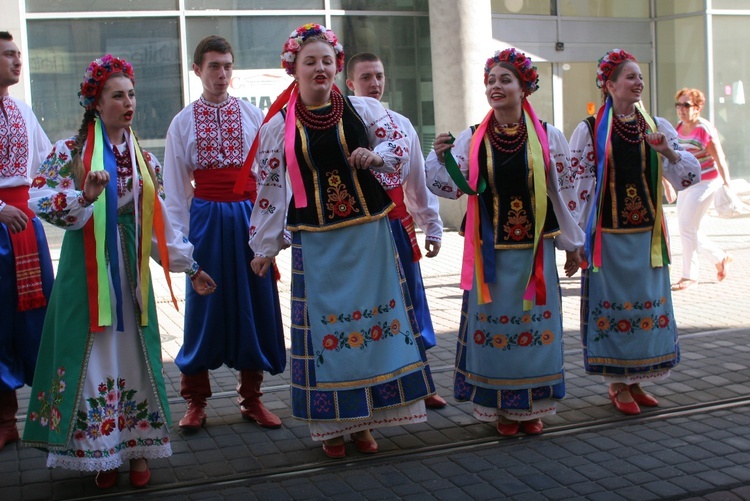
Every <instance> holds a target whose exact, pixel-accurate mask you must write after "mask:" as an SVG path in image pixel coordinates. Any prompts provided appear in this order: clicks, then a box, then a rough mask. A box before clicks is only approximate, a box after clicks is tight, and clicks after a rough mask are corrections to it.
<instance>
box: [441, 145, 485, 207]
mask: <svg viewBox="0 0 750 501" xmlns="http://www.w3.org/2000/svg"><path fill="white" fill-rule="evenodd" d="M449 134H450V133H449ZM455 140H456V138H455V137H453V134H451V139H450V141H448V144H453V141H455ZM444 156H445V168H446V170H447V171H448V174H449V175H450V176H451V179H453V182H454V183H456V186H458V189H459V190H461V191H463V192H464V193H466V194H467V195H479V194H480V193H482V192H484V190H485V189H486V188H487V183H486V182H485V180H484V178H483V177H482V176H481V175H480V176H479V177H478V178H477V191H474V190H472V189H471V187H470V186H469V182H468V181H467V180H466V178H465V177H464V175H463V174H461V169H460V168H459V167H458V163H457V162H456V159H455V158H453V154H452V153H451V150H446V151H445V153H444Z"/></svg>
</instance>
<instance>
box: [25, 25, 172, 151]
mask: <svg viewBox="0 0 750 501" xmlns="http://www.w3.org/2000/svg"><path fill="white" fill-rule="evenodd" d="M28 44H29V66H30V73H31V79H32V80H31V95H32V100H33V103H34V111H35V113H36V115H37V117H39V120H40V122H41V123H42V126H43V128H44V130H45V132H46V133H47V135H48V136H49V138H50V140H52V141H56V140H59V139H64V138H67V137H70V136H72V135H74V134H76V133H77V132H78V127H79V126H80V123H81V117H82V116H83V108H81V106H80V105H79V103H78V90H79V86H80V83H81V79H82V78H83V74H84V72H85V71H86V68H87V67H88V65H89V63H90V62H91V61H92V60H94V59H95V58H97V57H101V56H103V55H105V54H107V53H112V54H113V55H115V56H117V57H122V58H125V59H126V60H128V61H130V62H131V63H132V64H133V69H134V71H135V79H136V87H135V89H136V96H137V111H136V115H135V120H134V125H133V129H134V130H135V131H136V133H137V134H138V136H139V137H140V138H141V139H143V140H144V145H146V147H147V148H148V145H149V140H151V139H156V140H158V141H157V142H156V143H153V142H151V144H156V145H161V144H162V143H163V138H164V136H165V134H166V130H167V127H168V126H169V123H170V121H171V120H172V117H173V116H174V115H175V114H176V113H177V112H178V111H179V110H180V109H181V108H182V85H181V82H180V79H181V77H180V75H181V74H180V42H179V34H178V25H177V19H175V18H149V19H137V20H135V19H133V20H131V19H117V20H116V21H115V20H92V19H88V20H51V21H29V23H28ZM149 149H150V150H152V151H153V150H154V148H149ZM153 152H154V153H155V154H157V156H158V155H159V154H160V151H158V147H157V151H153Z"/></svg>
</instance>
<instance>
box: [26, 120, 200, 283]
mask: <svg viewBox="0 0 750 501" xmlns="http://www.w3.org/2000/svg"><path fill="white" fill-rule="evenodd" d="M126 134H127V133H126ZM114 148H116V149H117V150H118V154H119V156H123V155H128V156H130V159H131V163H130V165H131V166H132V165H136V158H135V150H134V148H133V143H132V141H131V138H130V136H129V135H128V136H127V142H126V143H123V144H121V145H116V146H114ZM84 149H85V145H84ZM77 154H78V152H77V150H76V143H75V138H70V139H67V140H62V141H58V142H57V143H55V145H54V147H53V149H52V153H51V154H50V155H49V157H47V159H46V160H45V161H44V163H43V164H42V166H41V167H40V168H39V172H38V174H37V176H36V177H35V178H34V180H33V182H32V186H31V189H30V190H29V207H30V208H31V210H33V211H34V212H35V213H36V214H37V216H39V217H40V218H41V219H44V220H45V221H47V222H48V223H50V224H53V225H55V226H57V227H59V228H63V229H65V230H80V229H81V228H83V226H84V225H85V224H86V222H87V221H88V220H89V218H90V217H91V216H92V215H93V213H94V207H93V205H91V204H89V203H87V202H86V200H84V198H83V196H82V194H83V191H82V190H80V189H78V186H76V183H75V180H74V178H73V172H72V169H71V164H72V158H73V156H74V155H77ZM143 157H144V159H145V160H146V162H148V163H149V164H151V166H152V167H153V169H154V172H155V173H156V178H157V181H158V183H159V190H160V195H161V196H160V197H159V202H160V203H161V204H162V209H163V212H164V213H166V207H165V206H164V200H163V195H164V193H163V191H162V190H161V184H162V182H161V164H159V161H158V160H157V159H156V158H155V157H153V156H152V155H151V154H149V153H148V152H147V151H145V150H144V151H143ZM118 167H119V166H118ZM118 171H120V172H119V173H118V191H121V193H120V194H119V196H118V199H117V207H118V208H121V207H124V206H126V205H127V204H129V203H133V202H135V201H136V199H137V197H136V193H135V192H134V189H133V186H134V185H135V186H137V187H138V194H140V188H141V185H142V182H141V178H140V173H138V171H137V170H136V169H133V168H130V169H127V168H122V169H120V168H118ZM134 171H135V172H136V173H137V174H138V180H137V181H138V182H137V183H134V179H133V175H134V174H133V172H134ZM120 176H126V177H127V178H128V179H127V180H126V181H125V182H120V179H119V177H120ZM164 226H165V235H166V240H167V248H168V249H169V264H170V268H171V270H170V271H172V272H186V273H190V272H194V271H195V270H196V269H197V268H198V265H197V263H195V262H194V261H193V257H192V256H193V245H192V244H191V243H190V242H189V241H188V240H187V238H185V237H184V236H183V234H182V233H180V232H179V231H177V230H176V229H175V228H174V227H173V226H172V224H171V223H170V220H169V218H168V217H165V218H164ZM151 240H152V246H151V257H152V258H153V259H154V260H156V261H160V258H159V248H158V243H157V241H156V235H155V234H154V235H152V239H151ZM81 259H83V256H82V257H81Z"/></svg>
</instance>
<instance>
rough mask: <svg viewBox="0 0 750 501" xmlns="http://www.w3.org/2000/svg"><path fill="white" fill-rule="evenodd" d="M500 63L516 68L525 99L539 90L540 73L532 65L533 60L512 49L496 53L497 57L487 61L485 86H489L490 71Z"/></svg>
mask: <svg viewBox="0 0 750 501" xmlns="http://www.w3.org/2000/svg"><path fill="white" fill-rule="evenodd" d="M498 63H508V64H510V65H511V66H513V68H515V71H516V73H518V77H519V78H520V79H521V87H522V88H523V95H524V97H526V96H528V95H529V94H531V93H533V92H534V91H536V90H537V89H538V88H539V73H537V71H536V66H534V65H532V63H531V58H529V57H528V56H526V54H524V53H523V52H518V51H517V50H516V49H515V48H513V47H511V48H509V49H505V50H502V51H501V50H499V51H497V52H495V55H494V56H492V57H491V58H489V59H488V60H487V63H486V64H485V65H484V84H485V85H487V79H488V78H489V76H490V70H491V69H492V68H493V67H494V66H495V65H496V64H498Z"/></svg>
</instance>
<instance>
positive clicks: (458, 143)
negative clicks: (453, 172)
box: [425, 128, 473, 200]
mask: <svg viewBox="0 0 750 501" xmlns="http://www.w3.org/2000/svg"><path fill="white" fill-rule="evenodd" d="M472 134H473V132H472V130H471V129H470V128H469V129H466V130H465V131H463V132H461V134H459V135H458V137H457V138H456V140H455V141H454V142H453V148H452V149H451V154H452V155H453V158H455V159H456V163H457V164H458V167H459V169H460V170H461V174H463V176H464V178H466V179H468V178H469V147H470V146H471V136H472ZM425 176H426V181H427V187H428V188H429V189H430V191H431V192H433V193H434V194H435V195H437V196H439V197H443V198H450V199H452V200H456V199H457V198H460V197H461V196H462V195H463V194H464V193H463V192H462V191H461V190H459V189H458V186H457V185H456V183H455V182H454V181H453V179H451V176H450V174H448V171H447V170H446V168H445V164H444V163H441V162H440V160H438V157H437V153H435V150H432V151H430V154H429V155H427V160H425Z"/></svg>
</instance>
